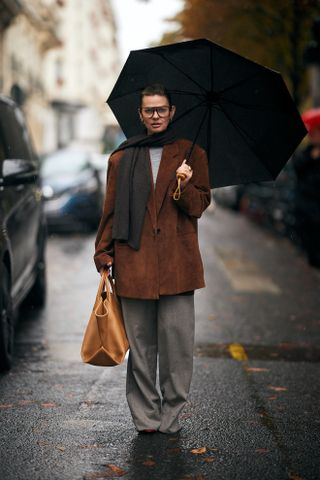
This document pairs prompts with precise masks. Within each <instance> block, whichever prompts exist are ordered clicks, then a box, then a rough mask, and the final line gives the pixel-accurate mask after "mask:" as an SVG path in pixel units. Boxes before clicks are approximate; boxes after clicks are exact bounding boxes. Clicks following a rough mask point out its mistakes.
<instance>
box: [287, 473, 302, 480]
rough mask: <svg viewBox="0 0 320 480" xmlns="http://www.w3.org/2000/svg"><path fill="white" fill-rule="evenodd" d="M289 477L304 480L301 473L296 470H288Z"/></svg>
mask: <svg viewBox="0 0 320 480" xmlns="http://www.w3.org/2000/svg"><path fill="white" fill-rule="evenodd" d="M288 479H289V480H304V479H303V478H302V477H300V475H298V474H297V473H296V472H292V471H289V472H288Z"/></svg>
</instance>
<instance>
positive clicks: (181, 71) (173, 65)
mask: <svg viewBox="0 0 320 480" xmlns="http://www.w3.org/2000/svg"><path fill="white" fill-rule="evenodd" d="M160 57H161V58H163V60H165V61H166V62H168V63H169V64H170V65H171V66H172V67H174V68H175V69H176V70H178V72H180V73H182V74H183V75H184V76H185V77H186V78H188V79H189V80H190V81H191V82H192V83H194V84H195V85H197V87H199V88H200V89H201V90H202V91H203V93H205V92H206V89H205V88H204V87H203V86H202V85H200V83H198V82H197V81H196V80H194V79H193V78H192V77H190V75H188V74H187V73H186V72H184V71H183V70H182V69H181V68H179V67H178V66H177V65H175V64H174V63H173V62H171V60H169V58H167V57H166V56H165V55H164V54H163V53H161V54H160Z"/></svg>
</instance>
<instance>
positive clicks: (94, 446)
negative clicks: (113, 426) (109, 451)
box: [79, 443, 98, 448]
mask: <svg viewBox="0 0 320 480" xmlns="http://www.w3.org/2000/svg"><path fill="white" fill-rule="evenodd" d="M79 448H98V445H97V444H96V443H93V444H92V445H79Z"/></svg>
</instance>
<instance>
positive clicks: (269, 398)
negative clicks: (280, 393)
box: [268, 396, 278, 400]
mask: <svg viewBox="0 0 320 480" xmlns="http://www.w3.org/2000/svg"><path fill="white" fill-rule="evenodd" d="M277 398H278V397H276V396H274V397H268V400H277Z"/></svg>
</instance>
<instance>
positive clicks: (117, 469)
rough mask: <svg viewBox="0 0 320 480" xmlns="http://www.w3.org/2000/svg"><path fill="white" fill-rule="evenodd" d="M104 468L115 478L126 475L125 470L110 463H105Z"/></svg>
mask: <svg viewBox="0 0 320 480" xmlns="http://www.w3.org/2000/svg"><path fill="white" fill-rule="evenodd" d="M105 467H107V468H109V469H110V470H111V472H112V473H116V476H117V477H122V476H123V475H126V473H127V472H126V470H123V469H122V468H120V467H117V466H116V465H113V464H112V463H107V464H106V465H105Z"/></svg>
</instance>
